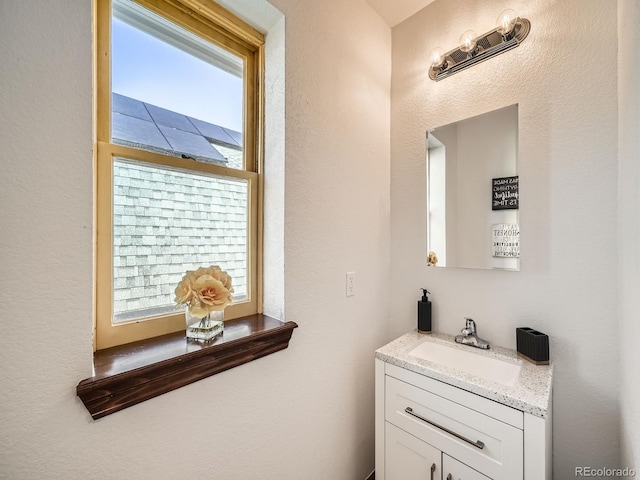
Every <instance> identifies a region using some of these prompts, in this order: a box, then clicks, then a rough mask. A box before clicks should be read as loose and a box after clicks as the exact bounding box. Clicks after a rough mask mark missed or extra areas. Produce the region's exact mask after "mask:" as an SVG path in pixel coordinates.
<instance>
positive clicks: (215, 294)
mask: <svg viewBox="0 0 640 480" xmlns="http://www.w3.org/2000/svg"><path fill="white" fill-rule="evenodd" d="M193 291H194V295H195V298H196V299H197V300H198V302H199V303H200V304H202V308H206V309H208V310H209V312H210V311H212V310H223V309H224V307H226V306H227V305H228V304H229V303H231V300H232V298H231V294H230V292H229V290H228V289H227V288H226V287H225V286H224V283H222V282H221V281H220V280H218V279H217V278H214V277H213V276H211V275H202V276H200V277H198V279H197V280H196V281H195V283H194V284H193ZM194 303H195V302H194ZM191 313H192V314H193V315H195V313H194V312H193V308H192V309H191ZM196 316H197V315H196Z"/></svg>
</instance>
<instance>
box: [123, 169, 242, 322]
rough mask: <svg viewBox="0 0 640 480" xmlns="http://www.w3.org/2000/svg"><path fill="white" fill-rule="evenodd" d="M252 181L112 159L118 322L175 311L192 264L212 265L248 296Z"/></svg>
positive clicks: (237, 297) (237, 291)
mask: <svg viewBox="0 0 640 480" xmlns="http://www.w3.org/2000/svg"><path fill="white" fill-rule="evenodd" d="M247 189H248V182H247V181H246V180H243V179H237V178H229V177H221V176H214V175H207V174H201V173H200V172H194V171H188V172H187V171H180V170H177V169H170V168H164V167H159V166H157V165H152V164H147V163H144V162H138V161H131V160H124V159H115V160H114V164H113V301H114V318H113V322H114V323H121V322H127V321H131V320H133V319H138V318H143V317H147V316H152V315H161V314H165V313H168V312H175V311H176V309H175V304H174V303H173V299H174V295H173V292H174V289H175V287H176V285H177V284H178V282H179V281H180V279H181V278H182V276H183V275H184V273H185V272H186V271H187V270H196V269H197V268H198V267H201V266H209V265H212V264H215V265H218V266H220V268H222V269H223V270H225V271H226V272H227V273H229V275H231V277H232V278H233V288H234V291H235V292H234V294H233V297H234V302H237V301H242V300H246V299H247V234H248V232H247V221H248V217H247V212H248V190H247Z"/></svg>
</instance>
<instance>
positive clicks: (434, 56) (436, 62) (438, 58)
mask: <svg viewBox="0 0 640 480" xmlns="http://www.w3.org/2000/svg"><path fill="white" fill-rule="evenodd" d="M429 61H430V62H431V66H432V67H433V68H440V67H442V65H443V64H444V50H442V49H441V48H440V47H436V48H434V49H433V50H431V52H430V53H429Z"/></svg>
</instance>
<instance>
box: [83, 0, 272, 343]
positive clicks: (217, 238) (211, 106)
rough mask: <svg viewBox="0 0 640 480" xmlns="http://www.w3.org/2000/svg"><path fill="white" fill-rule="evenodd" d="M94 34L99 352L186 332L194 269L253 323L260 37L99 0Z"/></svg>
mask: <svg viewBox="0 0 640 480" xmlns="http://www.w3.org/2000/svg"><path fill="white" fill-rule="evenodd" d="M96 32H97V39H96V93H97V102H96V103H97V108H96V153H97V155H96V192H97V193H96V197H97V198H96V218H97V221H96V240H97V247H96V334H95V346H96V348H97V349H104V348H108V347H111V346H115V345H120V344H124V343H129V342H133V341H136V340H142V339H145V338H150V337H154V336H159V335H163V334H167V333H172V332H176V331H179V330H183V329H184V312H183V311H180V310H176V308H175V305H174V289H175V287H176V285H177V284H178V282H179V281H180V279H181V278H182V276H183V275H184V273H185V271H186V270H193V269H196V268H198V267H200V266H209V265H212V264H215V265H219V266H220V267H221V268H222V269H223V270H226V271H227V272H228V273H229V274H230V275H231V276H232V278H233V285H234V302H233V303H232V304H231V305H230V306H228V307H227V308H226V310H225V317H226V318H227V319H231V318H237V317H242V316H246V315H250V314H253V313H257V312H258V311H259V310H260V271H261V269H260V265H259V262H260V256H259V252H260V245H261V238H260V232H259V228H260V222H259V219H260V218H261V216H262V215H261V201H260V197H261V192H260V189H261V178H260V165H261V161H260V158H261V151H262V148H261V138H262V133H261V132H262V124H261V121H260V118H261V110H262V105H261V99H262V95H261V92H260V88H261V87H260V85H261V84H262V81H261V76H262V71H263V68H262V54H263V52H262V44H263V42H264V40H263V38H262V35H261V34H260V33H259V32H257V31H255V30H254V29H253V28H251V27H250V26H248V25H246V24H245V23H244V22H242V21H241V20H239V19H237V18H236V17H234V16H233V15H232V14H230V13H229V12H227V11H225V10H224V9H222V8H221V7H219V6H218V5H215V4H213V2H211V1H204V0H135V2H134V1H131V0H112V1H110V0H96Z"/></svg>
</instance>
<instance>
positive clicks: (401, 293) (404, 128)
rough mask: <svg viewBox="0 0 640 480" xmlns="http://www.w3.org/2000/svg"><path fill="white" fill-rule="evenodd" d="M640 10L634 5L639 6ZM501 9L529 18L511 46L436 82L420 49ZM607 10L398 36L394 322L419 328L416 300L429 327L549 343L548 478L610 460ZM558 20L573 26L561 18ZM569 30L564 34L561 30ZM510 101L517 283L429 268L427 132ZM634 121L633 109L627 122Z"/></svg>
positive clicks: (462, 21)
mask: <svg viewBox="0 0 640 480" xmlns="http://www.w3.org/2000/svg"><path fill="white" fill-rule="evenodd" d="M636 3H637V2H636ZM505 8H514V9H516V10H517V11H519V12H521V14H522V15H523V16H525V17H527V18H528V19H529V20H531V23H532V30H531V33H530V34H529V37H528V38H527V39H526V41H525V42H524V43H523V44H522V45H521V46H520V47H519V48H517V49H515V50H512V51H510V52H507V53H505V54H503V55H501V56H499V57H497V58H494V59H491V60H489V61H486V62H483V63H481V64H479V65H476V66H474V67H473V68H471V69H468V70H465V71H463V72H460V73H458V74H456V75H454V76H453V77H450V78H448V79H446V80H443V81H441V82H438V83H436V82H432V81H430V80H429V79H428V77H427V65H428V58H427V57H428V54H429V51H430V50H431V49H432V48H434V47H436V46H441V47H442V48H444V49H445V50H447V49H449V48H452V47H453V46H454V45H456V44H457V42H458V38H459V36H460V34H461V33H462V32H463V31H465V30H466V29H469V28H473V29H475V30H476V31H478V32H483V31H487V30H489V29H491V28H492V26H493V25H494V22H495V19H496V17H497V16H498V14H499V13H500V12H501V11H502V10H504V9H505ZM616 18H617V14H616V3H615V2H612V1H610V0H588V1H584V0H563V1H555V0H538V1H535V2H525V1H516V2H513V1H510V2H506V1H502V0H501V1H494V0H491V1H489V0H479V1H478V0H447V1H443V0H440V1H436V2H434V3H432V4H431V5H429V6H427V7H426V8H425V9H424V10H422V11H420V12H419V13H418V14H416V15H414V16H413V17H411V18H409V19H408V20H406V21H405V22H403V23H401V24H400V25H398V26H397V27H395V28H394V29H393V30H392V32H393V63H392V71H393V76H392V92H391V98H392V109H391V112H392V114H391V132H392V135H391V158H392V169H391V205H392V211H391V232H392V241H391V244H392V256H391V260H392V261H391V265H392V275H391V285H392V289H391V292H390V293H391V297H390V298H391V299H392V304H391V311H392V312H393V316H394V328H395V333H397V334H401V333H402V332H404V331H406V330H407V329H409V328H412V327H414V326H415V302H416V300H417V298H418V288H419V287H427V288H429V290H430V291H431V292H433V294H432V296H431V299H432V301H433V304H434V307H433V308H434V327H435V328H436V329H437V330H440V331H444V332H447V333H451V334H454V333H457V332H458V331H459V330H460V328H462V326H463V317H465V316H470V317H473V318H474V319H475V320H476V322H477V323H478V328H479V333H480V335H481V336H482V337H483V338H487V339H489V340H490V341H492V342H494V343H496V344H498V345H504V346H508V347H512V348H515V333H514V330H515V328H516V327H519V326H527V325H528V326H532V327H535V328H537V329H539V330H541V331H543V332H545V333H547V334H549V336H550V339H551V352H552V356H553V360H554V361H555V378H554V397H553V400H554V432H553V440H554V450H553V453H554V472H555V478H558V479H566V478H573V476H574V470H573V469H574V467H575V466H593V467H605V466H617V465H618V462H619V455H620V452H619V446H618V445H619V420H618V414H619V408H618V392H619V388H618V359H617V351H618V333H617V318H618V308H617V290H616V285H617V268H616V266H617V254H616V240H617V237H616V228H617V223H616V207H617V203H616V186H617V185H616V184H617V161H616V158H617V148H618V147H617V107H616V105H617V85H616V73H615V69H614V70H613V71H612V70H611V69H607V68H604V66H606V65H615V64H616V63H615V62H616V55H617V51H616V48H617V41H616V35H615V34H612V32H615V31H616V28H617V24H616ZM568 19H570V21H568V22H566V21H567V20H568ZM565 28H566V30H567V34H566V35H564V34H561V32H562V31H563V30H564V29H565ZM513 103H518V104H519V118H520V125H519V128H520V138H519V145H520V152H519V153H520V155H519V171H518V173H519V175H520V194H521V208H520V223H521V246H522V257H521V265H520V268H521V271H520V272H495V271H479V270H462V269H433V268H429V269H427V267H426V266H425V262H424V250H425V236H426V233H425V232H426V225H425V203H424V197H425V162H424V157H425V141H424V137H425V130H427V129H428V128H431V127H434V126H438V125H444V124H448V123H451V122H452V121H456V120H460V119H462V118H467V117H470V116H473V115H477V114H479V113H483V112H486V111H489V110H493V109H496V108H499V107H503V106H506V105H510V104H513ZM635 114H636V115H637V111H636V112H635Z"/></svg>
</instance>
